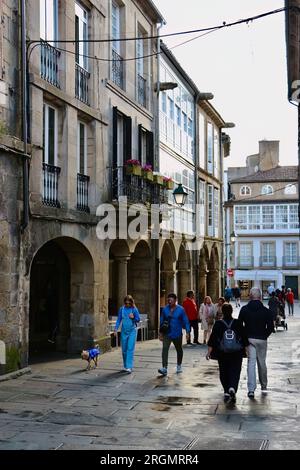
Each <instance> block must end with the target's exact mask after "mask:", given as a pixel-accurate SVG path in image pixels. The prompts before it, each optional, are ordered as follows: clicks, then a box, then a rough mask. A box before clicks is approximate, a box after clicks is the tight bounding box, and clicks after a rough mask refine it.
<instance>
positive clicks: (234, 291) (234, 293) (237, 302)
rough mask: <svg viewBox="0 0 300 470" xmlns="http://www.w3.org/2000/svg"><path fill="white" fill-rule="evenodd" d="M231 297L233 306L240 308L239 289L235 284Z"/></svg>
mask: <svg viewBox="0 0 300 470" xmlns="http://www.w3.org/2000/svg"><path fill="white" fill-rule="evenodd" d="M232 295H233V297H234V299H235V306H236V307H240V306H241V289H240V288H239V286H238V285H237V284H236V285H235V286H234V287H233V289H232Z"/></svg>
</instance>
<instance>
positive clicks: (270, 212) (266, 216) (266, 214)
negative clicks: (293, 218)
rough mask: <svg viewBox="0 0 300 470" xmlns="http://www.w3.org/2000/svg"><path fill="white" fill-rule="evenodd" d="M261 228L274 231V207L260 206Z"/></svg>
mask: <svg viewBox="0 0 300 470" xmlns="http://www.w3.org/2000/svg"><path fill="white" fill-rule="evenodd" d="M262 228H263V229H274V207H273V206H262Z"/></svg>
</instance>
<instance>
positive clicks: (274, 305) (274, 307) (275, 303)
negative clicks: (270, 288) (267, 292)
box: [268, 297, 280, 320]
mask: <svg viewBox="0 0 300 470" xmlns="http://www.w3.org/2000/svg"><path fill="white" fill-rule="evenodd" d="M268 305H269V309H270V310H271V312H272V314H273V320H276V317H277V315H279V312H280V302H279V300H278V299H277V297H271V298H270V300H269V302H268Z"/></svg>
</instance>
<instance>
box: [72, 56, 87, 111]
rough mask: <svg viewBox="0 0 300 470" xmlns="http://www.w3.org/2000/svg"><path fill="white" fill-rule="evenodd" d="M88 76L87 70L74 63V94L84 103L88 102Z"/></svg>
mask: <svg viewBox="0 0 300 470" xmlns="http://www.w3.org/2000/svg"><path fill="white" fill-rule="evenodd" d="M89 78H90V74H89V72H88V71H87V70H85V69H83V68H82V67H80V65H78V64H75V96H76V98H78V99H79V100H80V101H82V102H83V103H85V104H89V87H88V83H89Z"/></svg>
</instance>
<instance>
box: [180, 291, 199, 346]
mask: <svg viewBox="0 0 300 470" xmlns="http://www.w3.org/2000/svg"><path fill="white" fill-rule="evenodd" d="M182 306H183V308H184V310H185V313H186V314H187V317H188V319H189V322H190V327H191V330H192V328H193V331H194V344H201V343H199V341H198V338H199V314H198V307H197V304H196V301H195V294H194V292H193V291H192V290H189V291H188V292H187V293H186V298H185V299H184V301H183V304H182ZM188 338H189V340H188V339H187V344H192V343H191V336H190V335H189V336H188Z"/></svg>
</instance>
